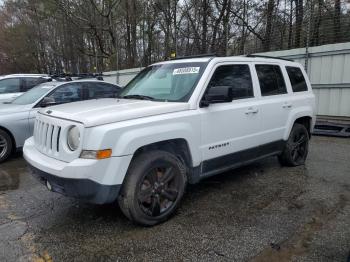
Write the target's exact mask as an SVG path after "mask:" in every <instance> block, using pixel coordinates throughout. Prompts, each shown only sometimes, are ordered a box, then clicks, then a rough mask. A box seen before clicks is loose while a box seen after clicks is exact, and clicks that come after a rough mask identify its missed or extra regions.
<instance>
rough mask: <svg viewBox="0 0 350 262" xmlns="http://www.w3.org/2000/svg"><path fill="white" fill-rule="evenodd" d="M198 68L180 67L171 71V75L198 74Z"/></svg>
mask: <svg viewBox="0 0 350 262" xmlns="http://www.w3.org/2000/svg"><path fill="white" fill-rule="evenodd" d="M199 68H200V67H182V68H176V69H174V71H173V75H185V74H198V73H199Z"/></svg>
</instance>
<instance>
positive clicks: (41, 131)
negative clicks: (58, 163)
mask: <svg viewBox="0 0 350 262" xmlns="http://www.w3.org/2000/svg"><path fill="white" fill-rule="evenodd" d="M60 135H61V126H59V125H54V124H50V123H45V122H44V121H42V120H39V119H36V120H35V125H34V141H35V145H36V147H37V148H39V149H40V150H41V151H45V152H47V153H56V152H57V153H58V152H59V150H60V147H59V143H60Z"/></svg>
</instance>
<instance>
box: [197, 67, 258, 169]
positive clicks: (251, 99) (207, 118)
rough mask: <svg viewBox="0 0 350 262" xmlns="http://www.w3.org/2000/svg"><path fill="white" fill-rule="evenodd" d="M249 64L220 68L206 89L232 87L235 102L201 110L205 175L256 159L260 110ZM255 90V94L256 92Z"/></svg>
mask: <svg viewBox="0 0 350 262" xmlns="http://www.w3.org/2000/svg"><path fill="white" fill-rule="evenodd" d="M251 70H252V65H251V64H248V63H229V64H227V63H225V64H218V65H217V66H216V67H215V68H214V71H213V74H212V76H211V80H210V82H209V84H208V86H207V90H208V89H209V88H215V87H216V86H231V87H232V88H233V95H234V99H233V101H232V102H226V103H218V104H210V105H209V106H208V107H204V108H200V109H199V111H200V113H201V134H202V141H201V145H202V146H201V152H202V160H203V167H202V168H203V170H202V172H203V173H210V172H215V170H218V169H219V168H223V167H228V166H232V165H235V164H237V163H239V162H244V161H246V160H249V159H252V158H255V157H256V154H255V150H253V148H255V147H257V146H258V145H259V143H260V139H259V132H260V131H261V123H260V119H261V118H260V108H259V106H258V101H257V97H256V88H254V84H253V80H252V73H251ZM254 89H255V90H254Z"/></svg>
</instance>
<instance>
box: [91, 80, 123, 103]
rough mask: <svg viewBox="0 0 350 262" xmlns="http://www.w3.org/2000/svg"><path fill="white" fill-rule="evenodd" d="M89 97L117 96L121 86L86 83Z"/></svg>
mask: <svg viewBox="0 0 350 262" xmlns="http://www.w3.org/2000/svg"><path fill="white" fill-rule="evenodd" d="M86 89H87V90H86V94H87V95H86V96H87V99H97V98H112V97H116V96H117V94H118V91H119V90H120V88H118V87H117V86H114V85H110V84H106V83H99V82H94V83H88V84H87V85H86Z"/></svg>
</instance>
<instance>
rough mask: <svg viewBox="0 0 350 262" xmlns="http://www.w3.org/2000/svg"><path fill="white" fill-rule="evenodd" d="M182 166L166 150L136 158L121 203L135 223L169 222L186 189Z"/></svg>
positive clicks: (126, 181)
mask: <svg viewBox="0 0 350 262" xmlns="http://www.w3.org/2000/svg"><path fill="white" fill-rule="evenodd" d="M185 170H186V169H185V167H184V165H183V163H182V162H181V161H180V160H179V159H178V158H177V157H176V156H174V155H173V154H170V153H168V152H166V151H151V152H147V153H143V154H141V155H139V156H137V157H136V158H135V159H134V160H133V162H132V164H131V166H130V169H129V171H128V174H127V176H126V178H125V182H124V184H123V188H122V191H121V194H120V196H119V199H118V202H119V206H120V208H121V210H122V211H123V213H124V214H125V215H126V216H127V217H128V218H129V219H130V220H132V221H133V222H135V223H138V224H142V225H147V226H151V225H155V224H158V223H161V222H163V221H165V220H167V219H168V218H169V217H170V216H171V215H172V214H173V213H174V211H175V210H176V208H177V206H178V204H179V202H180V201H181V199H182V197H183V194H184V191H185V187H186V182H187V180H186V171H185Z"/></svg>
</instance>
